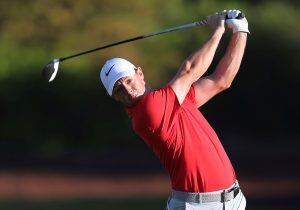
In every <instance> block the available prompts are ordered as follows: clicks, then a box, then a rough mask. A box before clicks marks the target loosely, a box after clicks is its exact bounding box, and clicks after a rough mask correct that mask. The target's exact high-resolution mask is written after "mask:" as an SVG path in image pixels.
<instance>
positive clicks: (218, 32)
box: [212, 27, 225, 37]
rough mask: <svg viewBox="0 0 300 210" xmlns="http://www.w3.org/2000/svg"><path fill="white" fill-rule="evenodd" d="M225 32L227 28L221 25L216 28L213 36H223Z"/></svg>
mask: <svg viewBox="0 0 300 210" xmlns="http://www.w3.org/2000/svg"><path fill="white" fill-rule="evenodd" d="M224 32H225V28H224V27H219V28H216V29H215V30H214V32H213V35H212V37H222V36H223V34H224Z"/></svg>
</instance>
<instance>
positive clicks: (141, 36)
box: [59, 13, 245, 62]
mask: <svg viewBox="0 0 300 210" xmlns="http://www.w3.org/2000/svg"><path fill="white" fill-rule="evenodd" d="M243 17H245V14H244V13H240V14H239V16H238V17H237V19H240V18H243ZM226 19H228V17H226ZM206 23H207V22H206V19H204V20H201V21H199V22H193V23H188V24H185V25H180V26H175V27H171V28H167V29H165V30H162V31H159V32H152V33H149V34H144V35H140V36H137V37H133V38H130V39H126V40H123V41H119V42H115V43H112V44H108V45H105V46H102V47H97V48H94V49H91V50H87V51H84V52H81V53H77V54H74V55H70V56H67V57H63V58H59V62H62V61H64V60H67V59H70V58H74V57H77V56H80V55H84V54H88V53H91V52H95V51H97V50H102V49H105V48H109V47H113V46H116V45H120V44H124V43H127V42H132V41H136V40H139V39H144V38H148V37H151V36H156V35H159V34H164V33H168V32H172V31H177V30H182V29H185V28H190V27H195V26H202V25H205V24H206Z"/></svg>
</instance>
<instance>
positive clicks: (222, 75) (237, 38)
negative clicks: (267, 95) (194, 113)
mask: <svg viewBox="0 0 300 210" xmlns="http://www.w3.org/2000/svg"><path fill="white" fill-rule="evenodd" d="M246 41H247V33H243V32H238V33H234V34H233V35H232V38H231V40H230V42H229V45H228V47H227V51H226V53H225V55H224V57H223V58H222V59H221V61H220V62H219V64H218V65H217V68H216V70H215V71H214V73H212V74H211V75H209V76H207V77H204V78H201V79H199V80H198V81H197V82H195V85H194V87H195V99H196V104H197V106H198V107H200V106H202V105H203V104H204V103H206V102H207V101H208V100H209V99H211V98H212V97H213V96H215V95H216V94H218V93H219V92H221V91H223V90H225V89H227V88H229V87H230V85H231V83H232V81H233V79H234V77H235V76H236V74H237V72H238V70H239V67H240V64H241V61H242V58H243V54H244V50H245V46H246Z"/></svg>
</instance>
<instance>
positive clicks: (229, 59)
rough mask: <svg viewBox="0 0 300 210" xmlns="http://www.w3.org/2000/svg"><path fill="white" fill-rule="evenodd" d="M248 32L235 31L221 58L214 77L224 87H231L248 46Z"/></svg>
mask: <svg viewBox="0 0 300 210" xmlns="http://www.w3.org/2000/svg"><path fill="white" fill-rule="evenodd" d="M246 41H247V33H234V34H233V35H232V38H231V40H230V42H229V45H228V47H227V50H226V53H225V55H224V57H223V58H222V59H221V61H220V62H219V64H218V65H217V68H216V70H215V72H214V73H213V75H212V76H213V78H214V80H215V81H216V82H218V83H219V84H220V86H223V87H229V86H230V85H231V83H232V81H233V79H234V77H235V76H236V74H237V72H238V70H239V68H240V65H241V61H242V58H243V55H244V50H245V47H246Z"/></svg>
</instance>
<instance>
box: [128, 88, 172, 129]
mask: <svg viewBox="0 0 300 210" xmlns="http://www.w3.org/2000/svg"><path fill="white" fill-rule="evenodd" d="M176 100H177V99H176V95H175V93H174V92H173V90H172V88H171V87H170V86H169V85H165V86H164V87H162V88H160V89H157V90H154V91H152V92H150V93H148V94H147V95H146V96H145V97H144V98H142V99H141V101H140V102H139V103H138V104H137V105H136V106H135V107H133V108H131V109H130V110H129V115H130V116H131V118H132V120H133V123H134V124H136V125H137V124H140V125H141V124H143V126H147V127H150V128H152V129H156V128H158V127H159V126H160V125H161V123H162V120H163V118H164V117H165V115H166V114H168V113H169V112H170V111H171V110H173V111H174V108H175V109H176V106H177V103H176Z"/></svg>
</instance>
